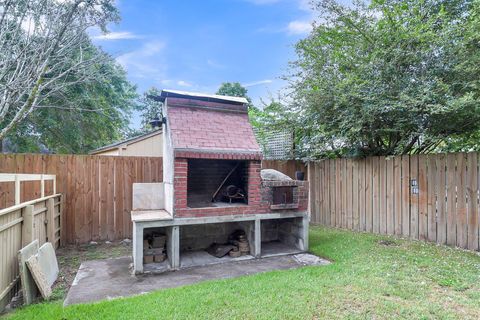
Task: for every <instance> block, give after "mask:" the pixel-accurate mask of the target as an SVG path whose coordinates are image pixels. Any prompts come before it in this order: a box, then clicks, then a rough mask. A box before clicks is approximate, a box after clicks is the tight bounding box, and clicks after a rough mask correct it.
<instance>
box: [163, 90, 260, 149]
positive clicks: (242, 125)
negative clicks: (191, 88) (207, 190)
mask: <svg viewBox="0 0 480 320" xmlns="http://www.w3.org/2000/svg"><path fill="white" fill-rule="evenodd" d="M190 100H191V99H189V98H188V97H187V98H185V99H182V98H176V99H174V101H172V102H174V103H172V105H170V104H169V103H168V102H167V108H168V114H167V119H168V124H169V126H170V130H171V136H172V143H173V148H174V149H175V152H176V154H179V152H181V153H182V154H192V153H217V154H224V155H225V154H230V155H236V156H240V155H244V156H248V158H249V159H253V158H255V159H257V158H261V151H260V147H259V145H258V143H257V141H256V139H255V135H254V133H253V129H252V126H251V125H250V122H249V120H248V113H247V112H246V110H243V105H242V106H238V107H236V108H233V109H230V110H229V109H221V108H216V107H215V104H216V103H212V102H208V105H205V104H206V102H203V103H202V104H200V105H197V106H195V105H191V104H189V101H190ZM182 101H183V102H182ZM223 104H225V103H223ZM194 157H195V156H194Z"/></svg>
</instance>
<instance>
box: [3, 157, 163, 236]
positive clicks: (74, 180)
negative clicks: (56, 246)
mask: <svg viewBox="0 0 480 320" xmlns="http://www.w3.org/2000/svg"><path fill="white" fill-rule="evenodd" d="M0 172H9V173H10V172H12V173H28V174H31V173H37V174H54V175H56V181H55V184H53V183H52V182H47V183H45V187H44V190H45V192H46V193H47V194H49V192H52V189H53V188H54V187H55V188H56V191H57V192H58V193H62V194H63V195H64V203H65V207H64V210H63V219H62V230H64V232H62V243H85V242H88V241H90V240H115V239H123V238H126V237H131V232H132V224H131V221H130V211H131V207H132V200H131V199H132V184H133V183H134V182H161V181H162V158H153V157H107V156H87V155H38V154H7V155H0ZM14 190H15V186H14V185H13V184H5V183H0V208H6V207H8V206H11V205H13V204H14V203H15V196H14ZM40 196H41V187H40V181H36V182H23V183H22V185H21V201H22V202H25V201H29V200H32V199H35V198H39V197H40Z"/></svg>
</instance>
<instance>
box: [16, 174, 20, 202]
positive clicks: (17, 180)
mask: <svg viewBox="0 0 480 320" xmlns="http://www.w3.org/2000/svg"><path fill="white" fill-rule="evenodd" d="M20 199H21V197H20V176H19V175H18V174H16V175H15V204H20Z"/></svg>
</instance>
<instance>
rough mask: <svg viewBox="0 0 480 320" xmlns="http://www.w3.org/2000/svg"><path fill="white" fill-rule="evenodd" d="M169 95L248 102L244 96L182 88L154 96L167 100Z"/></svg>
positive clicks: (236, 102)
mask: <svg viewBox="0 0 480 320" xmlns="http://www.w3.org/2000/svg"><path fill="white" fill-rule="evenodd" d="M168 97H173V98H186V99H193V100H201V101H211V102H226V103H234V104H248V100H247V99H246V98H243V97H232V96H221V95H217V94H207V93H199V92H188V91H180V90H166V89H164V90H162V91H161V93H160V96H157V97H154V98H155V99H157V100H159V101H162V102H165V99H166V98H168Z"/></svg>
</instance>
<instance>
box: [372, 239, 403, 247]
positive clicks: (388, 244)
mask: <svg viewBox="0 0 480 320" xmlns="http://www.w3.org/2000/svg"><path fill="white" fill-rule="evenodd" d="M377 243H378V244H380V245H382V246H386V247H393V246H398V243H396V242H395V241H393V240H378V242H377Z"/></svg>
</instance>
